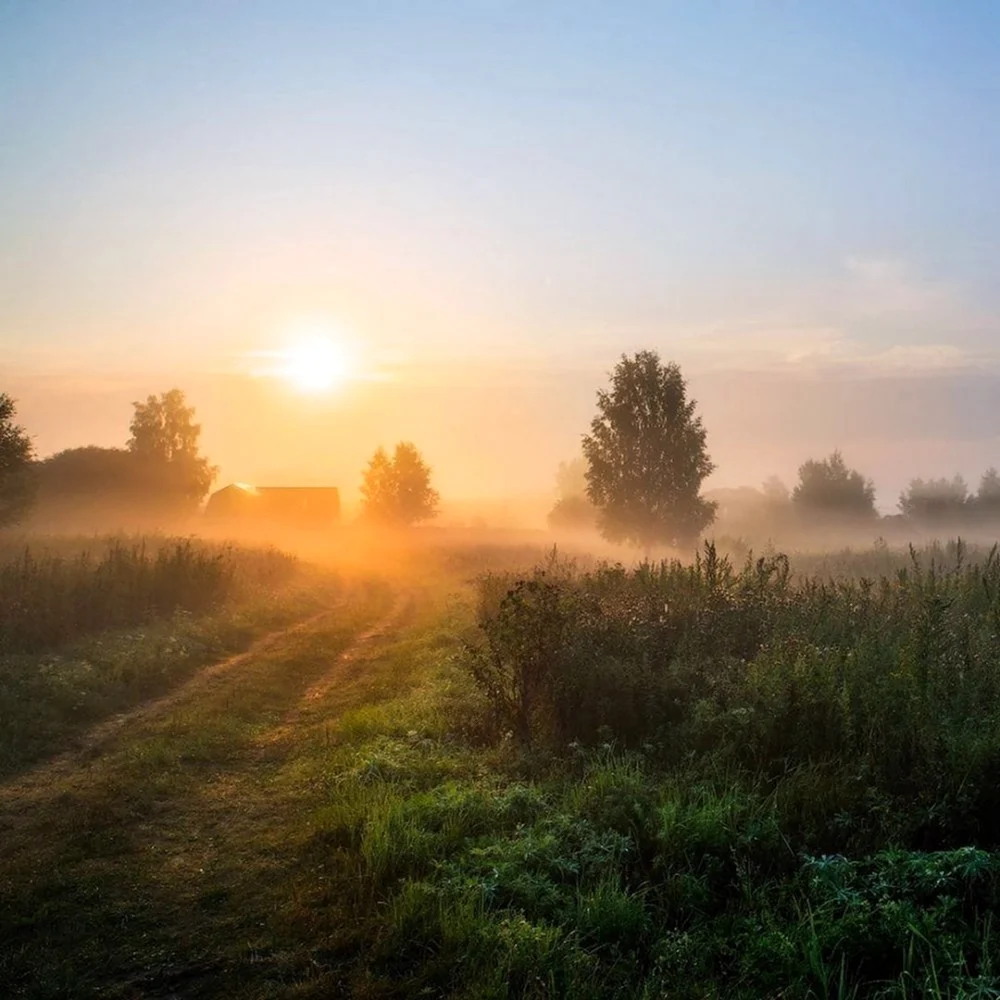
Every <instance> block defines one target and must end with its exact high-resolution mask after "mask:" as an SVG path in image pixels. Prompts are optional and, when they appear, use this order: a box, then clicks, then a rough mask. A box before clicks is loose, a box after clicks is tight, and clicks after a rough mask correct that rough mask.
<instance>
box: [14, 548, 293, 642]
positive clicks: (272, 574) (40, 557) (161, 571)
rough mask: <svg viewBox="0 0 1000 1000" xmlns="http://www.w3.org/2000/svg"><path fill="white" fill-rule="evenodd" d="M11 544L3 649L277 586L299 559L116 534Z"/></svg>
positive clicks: (205, 606) (69, 637)
mask: <svg viewBox="0 0 1000 1000" xmlns="http://www.w3.org/2000/svg"><path fill="white" fill-rule="evenodd" d="M6 549H7V553H6V557H5V558H4V559H3V561H0V652H2V653H33V652H37V651H40V650H44V649H51V648H54V647H58V646H61V645H64V644H65V643H67V642H71V641H73V640H76V639H79V638H80V637H82V636H86V635H92V634H95V633H98V632H102V631H104V630H106V629H113V628H127V627H129V626H134V625H140V624H144V623H147V622H150V621H156V620H157V619H159V618H162V617H168V616H170V615H172V614H174V613H175V612H177V611H186V612H189V613H191V614H203V613H206V612H208V611H211V610H214V609H217V608H219V607H221V606H222V605H223V604H225V603H226V602H227V601H230V600H231V599H232V598H233V597H234V596H238V595H242V594H245V593H246V592H247V591H248V590H253V589H258V588H261V587H268V588H273V587H274V586H275V585H277V584H279V583H281V582H283V581H285V580H287V579H288V578H289V577H290V576H291V575H292V574H293V572H294V570H295V560H294V558H293V557H291V556H288V555H285V554H284V553H281V552H278V551H276V550H272V549H245V548H238V547H235V546H218V545H209V544H206V543H203V542H195V541H194V540H192V539H170V538H148V539H147V538H142V537H140V538H136V539H128V538H123V537H110V538H106V539H97V540H95V541H94V544H90V545H87V546H86V547H76V546H73V544H72V543H69V544H68V545H67V543H66V542H65V541H62V542H61V543H59V544H58V545H54V544H53V542H52V541H51V540H50V541H49V542H48V543H46V541H44V540H42V541H38V540H35V541H28V542H26V543H25V544H24V545H23V546H17V547H15V545H14V544H13V543H8V544H7V546H6ZM74 549H76V550H75V551H74Z"/></svg>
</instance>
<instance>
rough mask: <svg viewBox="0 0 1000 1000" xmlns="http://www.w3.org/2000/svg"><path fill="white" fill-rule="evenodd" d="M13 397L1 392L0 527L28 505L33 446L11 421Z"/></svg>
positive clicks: (30, 490) (13, 415)
mask: <svg viewBox="0 0 1000 1000" xmlns="http://www.w3.org/2000/svg"><path fill="white" fill-rule="evenodd" d="M16 412H17V411H16V408H15V404H14V400H13V399H11V397H10V396H8V395H7V393H5V392H0V527H2V526H3V525H6V524H12V523H15V522H17V521H18V520H19V519H20V518H21V517H22V515H23V514H24V513H25V511H26V510H27V509H28V508H29V507H30V506H31V501H32V499H33V496H34V483H33V479H32V475H31V459H32V455H33V452H34V449H33V447H32V444H31V438H29V437H28V435H27V433H26V432H25V430H24V428H23V427H19V426H18V425H17V424H15V423H14V417H15V414H16Z"/></svg>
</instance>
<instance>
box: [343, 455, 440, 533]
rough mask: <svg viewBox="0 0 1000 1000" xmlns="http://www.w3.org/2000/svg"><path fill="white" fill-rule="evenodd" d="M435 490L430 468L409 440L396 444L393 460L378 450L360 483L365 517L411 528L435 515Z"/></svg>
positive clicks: (436, 498)
mask: <svg viewBox="0 0 1000 1000" xmlns="http://www.w3.org/2000/svg"><path fill="white" fill-rule="evenodd" d="M438 500H439V497H438V493H437V490H435V489H433V488H432V487H431V469H430V466H429V465H427V463H426V462H425V461H424V460H423V458H422V457H421V455H420V452H419V451H417V449H416V447H415V446H414V445H413V444H411V443H410V442H409V441H401V442H400V443H399V444H397V445H396V450H395V452H394V453H393V456H392V458H389V456H388V455H387V454H386V451H385V449H384V448H379V449H378V450H377V451H376V452H375V454H374V455H373V456H372V458H371V461H370V462H369V463H368V468H367V469H366V470H365V471H364V474H363V478H362V482H361V503H362V509H363V511H364V514H365V516H366V517H369V518H371V519H372V520H376V521H381V522H383V523H387V524H401V525H411V524H417V523H418V522H420V521H428V520H430V519H431V518H432V517H434V515H435V514H436V513H437V506H438Z"/></svg>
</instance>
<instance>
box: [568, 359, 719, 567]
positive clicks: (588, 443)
mask: <svg viewBox="0 0 1000 1000" xmlns="http://www.w3.org/2000/svg"><path fill="white" fill-rule="evenodd" d="M597 409H598V414H597V416H596V417H595V418H594V420H593V422H592V423H591V425H590V434H589V435H587V436H586V437H584V439H583V453H584V456H585V457H586V459H587V464H588V468H587V496H588V498H589V499H590V501H591V503H593V504H594V506H595V507H596V508H597V511H598V527H599V528H600V530H601V533H602V534H603V535H604V536H605V537H606V538H607V539H609V540H610V541H615V542H631V543H634V544H638V545H641V546H643V547H644V548H645V549H647V551H648V549H649V548H650V547H651V546H652V545H654V544H656V543H662V542H667V543H672V544H674V545H677V546H680V547H687V546H690V545H692V544H693V543H694V541H695V540H696V539H697V537H698V535H699V534H700V533H701V532H702V531H703V530H704V529H705V528H706V527H707V526H708V525H709V524H711V523H712V519H713V518H714V516H715V504H713V503H711V502H710V501H707V500H705V499H704V498H703V497H701V496H700V490H701V484H702V481H703V480H704V479H705V477H706V476H708V475H709V473H711V471H712V470H713V468H714V466H713V464H712V462H711V460H710V459H709V457H708V452H707V450H706V448H705V437H706V434H705V429H704V428H703V427H702V423H701V418H700V417H696V416H695V415H694V410H695V402H694V400H688V398H687V385H686V383H685V382H684V379H683V378H682V377H681V371H680V368H678V366H677V365H676V364H673V363H668V364H663V363H661V361H660V358H659V355H658V354H657V353H656V352H655V351H640V352H639V353H638V354H635V355H634V356H632V357H627V356H625V355H622V359H621V361H619V362H618V364H617V365H616V366H615V369H614V371H613V372H612V373H611V385H610V388H609V389H608V390H606V391H605V390H600V391H599V392H598V394H597Z"/></svg>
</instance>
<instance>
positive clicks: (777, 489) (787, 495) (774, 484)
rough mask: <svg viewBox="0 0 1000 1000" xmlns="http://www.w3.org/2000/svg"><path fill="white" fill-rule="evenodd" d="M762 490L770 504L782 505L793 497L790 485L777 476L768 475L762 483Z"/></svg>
mask: <svg viewBox="0 0 1000 1000" xmlns="http://www.w3.org/2000/svg"><path fill="white" fill-rule="evenodd" d="M760 491H761V493H763V494H764V499H765V500H766V501H767V502H768V503H769V504H776V505H779V506H781V505H784V504H787V503H788V502H789V501H790V500H791V499H792V495H791V492H790V491H789V489H788V487H787V486H786V485H785V484H784V483H783V482H782V481H781V480H780V479H779V478H778V477H777V476H768V477H767V479H765V480H764V482H763V483H762V484H761V487H760Z"/></svg>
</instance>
